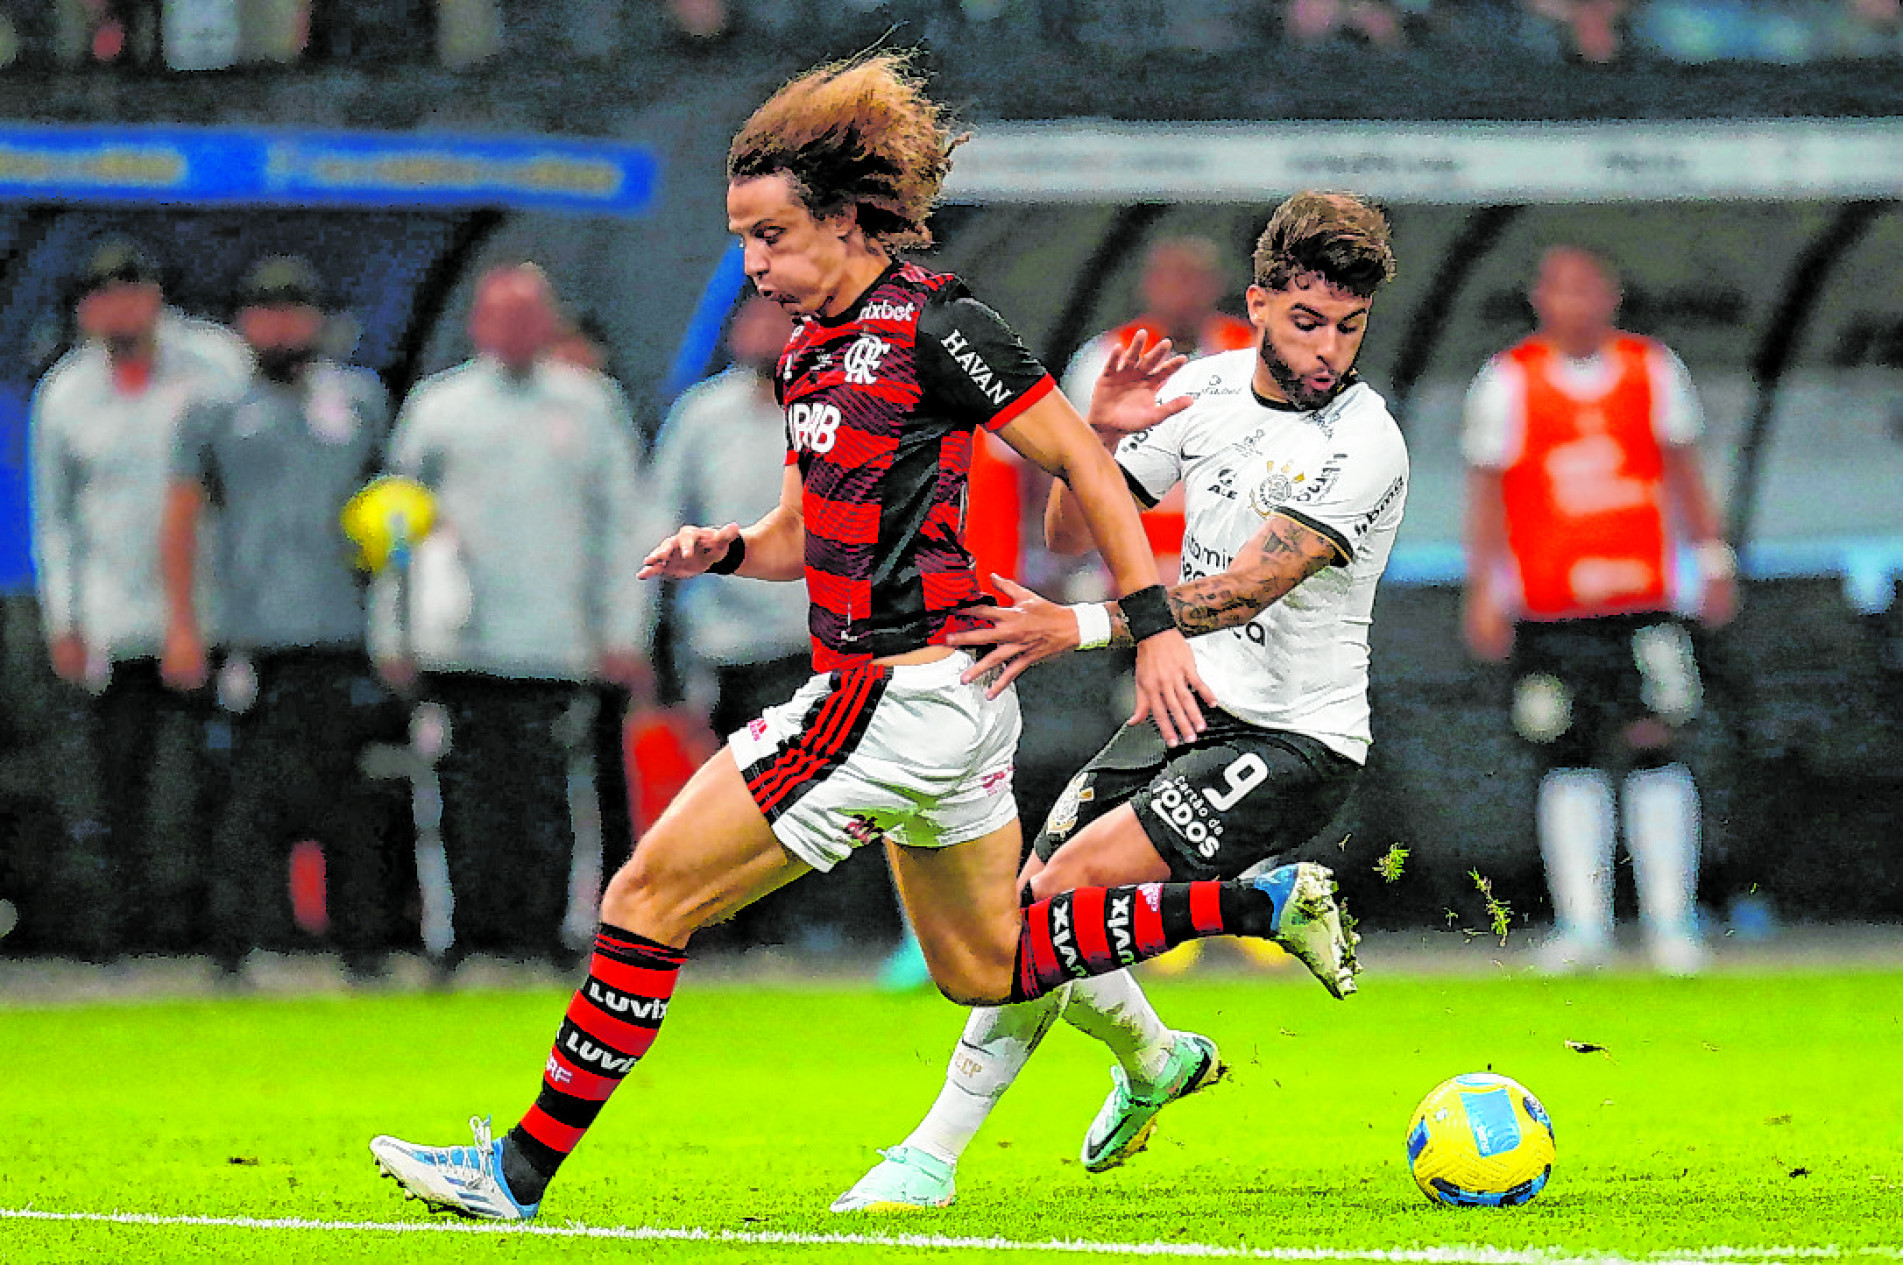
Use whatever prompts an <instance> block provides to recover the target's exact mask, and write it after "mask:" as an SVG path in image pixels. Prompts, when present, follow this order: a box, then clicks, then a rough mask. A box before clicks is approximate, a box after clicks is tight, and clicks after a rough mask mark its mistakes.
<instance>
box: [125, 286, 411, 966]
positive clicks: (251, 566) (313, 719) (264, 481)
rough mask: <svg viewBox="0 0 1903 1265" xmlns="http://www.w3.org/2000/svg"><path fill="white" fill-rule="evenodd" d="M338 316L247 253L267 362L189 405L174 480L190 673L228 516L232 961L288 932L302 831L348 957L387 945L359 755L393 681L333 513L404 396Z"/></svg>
mask: <svg viewBox="0 0 1903 1265" xmlns="http://www.w3.org/2000/svg"><path fill="white" fill-rule="evenodd" d="M324 320H325V318H324V302H323V297H322V290H321V286H320V283H319V281H318V279H317V275H316V273H315V271H314V270H313V269H312V268H311V266H310V264H309V263H308V262H307V261H305V260H303V259H301V258H296V257H288V256H272V257H266V258H264V259H260V260H259V261H257V263H256V264H254V265H253V266H252V268H251V269H250V271H249V272H248V273H247V274H246V276H245V278H244V280H243V282H242V285H241V288H240V292H239V297H238V311H237V326H238V330H239V332H240V333H241V334H242V335H243V337H244V339H245V341H246V342H247V344H249V346H250V348H251V350H252V352H253V353H254V355H255V358H256V363H257V371H256V374H255V375H254V376H253V378H252V380H251V381H250V382H249V383H248V384H247V385H246V387H245V389H244V391H243V392H242V394H240V395H237V396H235V397H232V398H229V399H223V400H219V401H215V402H209V403H204V404H201V405H199V406H198V407H196V408H194V409H193V410H192V411H191V412H190V413H189V414H187V416H186V418H185V420H184V422H183V424H182V425H181V426H180V428H179V433H178V438H177V443H176V445H175V448H174V453H173V458H172V474H171V485H170V488H169V490H168V492H167V495H166V506H165V518H164V531H163V539H162V543H161V555H162V560H163V564H164V580H165V595H166V605H167V610H168V620H167V628H166V636H165V652H164V657H163V660H162V662H161V669H162V672H163V674H164V677H165V681H166V684H168V685H170V686H172V687H173V688H174V689H177V690H186V691H194V690H198V689H200V688H202V687H203V686H204V685H205V684H206V681H207V677H208V675H209V672H210V663H209V660H208V656H207V652H206V640H205V634H204V619H203V618H202V615H201V611H200V609H199V603H198V601H197V600H196V597H195V594H196V591H197V584H196V580H197V575H196V566H195V564H196V559H197V556H198V534H199V526H200V523H201V521H202V519H203V518H204V516H205V514H206V513H207V512H208V511H209V512H210V513H213V514H215V515H216V517H217V522H218V527H219V530H218V533H217V552H216V556H215V560H214V563H213V566H212V567H211V576H210V578H211V580H212V581H213V583H214V585H215V588H216V593H217V605H218V609H219V611H220V612H221V619H220V625H219V628H220V639H221V641H222V643H223V645H224V647H225V661H224V664H223V667H222V669H221V671H220V672H219V680H218V685H219V688H218V696H219V700H220V702H221V703H222V704H223V705H224V707H225V708H226V709H227V711H229V712H230V713H231V714H232V725H231V727H232V754H231V765H230V788H229V793H228V795H227V796H226V797H225V798H224V802H223V814H222V820H221V821H220V822H219V823H218V825H217V826H216V828H215V833H214V840H215V843H214V848H213V852H212V860H211V866H210V892H211V902H210V903H211V914H212V935H213V953H214V957H215V958H216V960H217V962H218V964H219V966H220V968H221V969H222V970H224V971H225V972H226V973H227V974H235V973H237V971H238V970H239V968H240V966H241V963H242V962H243V960H244V957H245V955H246V954H247V953H248V952H249V951H251V950H253V949H257V948H260V947H265V946H276V945H281V944H283V943H284V942H285V940H286V938H287V934H288V927H289V919H288V917H287V915H288V913H289V909H288V906H287V898H288V894H289V885H288V884H287V882H286V870H287V866H286V861H287V857H288V855H289V851H290V845H291V844H292V843H293V842H294V841H296V840H300V839H304V838H314V839H315V840H316V841H317V842H318V843H319V844H320V845H321V847H322V849H323V855H324V859H325V878H326V880H327V888H328V892H327V895H328V900H327V903H326V907H327V912H328V915H329V919H330V924H331V927H332V928H333V930H334V939H335V942H336V943H337V945H338V946H339V947H340V948H341V949H342V951H343V954H344V961H345V965H346V967H347V968H348V969H349V971H350V972H351V974H352V975H353V976H355V977H360V978H361V977H366V976H369V975H373V974H374V973H375V972H376V970H377V969H378V966H379V960H380V956H381V954H380V950H381V948H382V945H383V944H384V936H385V928H384V926H383V925H382V914H381V909H380V898H381V892H382V890H383V887H384V880H383V867H384V864H385V861H386V859H387V858H386V855H385V853H386V848H385V841H383V840H380V839H379V838H378V833H377V813H376V810H375V808H374V806H373V800H372V795H371V792H370V790H369V788H368V786H367V785H366V784H365V779H364V777H363V775H362V773H361V772H360V769H359V757H360V756H361V754H362V751H363V748H364V746H365V745H366V744H367V742H368V741H369V740H370V739H371V738H372V737H373V736H374V735H375V733H376V731H377V730H378V728H379V723H378V722H380V721H382V720H384V719H385V707H386V699H387V696H386V695H385V694H384V693H383V691H382V689H381V688H380V687H379V686H378V685H377V683H376V678H375V675H374V674H373V673H372V672H371V671H370V661H369V657H368V655H367V653H366V651H365V648H364V602H363V586H362V583H361V581H360V580H359V579H358V577H357V574H356V572H355V571H354V570H353V568H352V567H351V564H350V560H349V557H348V554H347V551H346V549H345V544H344V539H343V535H342V529H341V526H340V524H339V521H338V514H339V512H340V511H341V510H342V508H343V506H344V504H345V502H346V501H348V500H349V499H350V497H351V495H352V493H354V492H355V491H356V490H357V488H358V487H359V486H361V485H362V483H363V482H364V480H365V479H367V478H368V477H369V476H370V475H371V474H372V473H374V472H375V471H376V469H377V468H378V466H379V465H380V464H381V460H382V454H383V443H384V439H385V437H386V434H387V432H388V429H389V421H390V410H389V403H388V401H387V399H386V398H385V396H384V392H383V387H382V385H381V384H380V383H379V382H378V381H377V379H376V377H375V375H373V374H371V373H369V372H368V371H366V370H360V369H352V368H348V367H346V366H344V365H340V364H337V363H336V362H334V361H331V360H328V359H324V358H322V357H321V356H320V355H319V352H318V348H319V345H320V343H321V341H322V339H323V335H324Z"/></svg>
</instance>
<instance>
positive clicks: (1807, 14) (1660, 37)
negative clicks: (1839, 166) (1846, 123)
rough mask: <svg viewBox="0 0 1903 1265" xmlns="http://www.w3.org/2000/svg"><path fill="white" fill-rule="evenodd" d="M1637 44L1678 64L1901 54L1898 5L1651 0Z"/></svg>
mask: <svg viewBox="0 0 1903 1265" xmlns="http://www.w3.org/2000/svg"><path fill="white" fill-rule="evenodd" d="M1633 34H1634V37H1635V39H1636V40H1638V41H1640V42H1643V43H1644V44H1645V45H1646V46H1647V47H1649V48H1651V49H1653V50H1654V51H1656V52H1658V53H1659V54H1661V55H1663V56H1665V57H1669V58H1671V59H1673V60H1674V61H1682V62H1694V63H1696V62H1714V61H1761V62H1771V63H1778V64H1785V65H1795V64H1799V63H1803V62H1809V61H1816V60H1821V59H1826V58H1859V57H1879V56H1886V55H1888V56H1895V55H1897V54H1899V53H1903V4H1900V3H1899V0H1839V2H1838V3H1835V4H1826V3H1823V0H1762V2H1753V3H1747V2H1746V0H1652V3H1650V4H1648V5H1646V6H1645V7H1644V8H1642V9H1640V10H1639V11H1638V12H1636V13H1635V14H1634V15H1633Z"/></svg>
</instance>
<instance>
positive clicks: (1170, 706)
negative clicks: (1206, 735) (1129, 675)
mask: <svg viewBox="0 0 1903 1265" xmlns="http://www.w3.org/2000/svg"><path fill="white" fill-rule="evenodd" d="M1136 686H1137V705H1136V710H1135V711H1134V712H1132V713H1131V714H1130V719H1129V721H1128V722H1126V723H1128V724H1132V725H1135V724H1140V723H1142V722H1143V721H1144V720H1146V719H1147V720H1152V721H1154V722H1156V728H1157V732H1158V733H1160V734H1162V735H1163V741H1164V743H1165V744H1166V745H1168V746H1172V747H1174V746H1177V745H1178V744H1180V743H1185V742H1194V741H1195V740H1196V735H1198V734H1200V733H1202V731H1203V730H1204V728H1205V727H1206V726H1207V723H1208V722H1206V721H1205V720H1204V719H1203V710H1202V708H1201V707H1200V706H1198V704H1197V696H1198V695H1200V696H1201V698H1202V701H1203V702H1205V703H1208V704H1209V705H1210V706H1211V707H1214V706H1215V705H1216V692H1215V691H1214V690H1212V689H1210V688H1209V686H1208V685H1206V684H1204V683H1203V679H1202V677H1201V676H1199V675H1198V674H1197V672H1196V652H1195V651H1193V650H1191V649H1190V648H1189V639H1188V638H1186V637H1184V636H1183V634H1182V633H1180V632H1176V631H1174V630H1171V631H1169V632H1160V633H1158V634H1156V635H1155V636H1154V637H1146V638H1144V639H1143V640H1142V641H1139V642H1138V643H1137V671H1136Z"/></svg>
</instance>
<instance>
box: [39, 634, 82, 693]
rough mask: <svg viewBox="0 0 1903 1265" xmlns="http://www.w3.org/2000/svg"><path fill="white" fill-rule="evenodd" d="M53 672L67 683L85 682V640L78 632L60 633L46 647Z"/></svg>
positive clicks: (79, 683) (77, 683)
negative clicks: (51, 661)
mask: <svg viewBox="0 0 1903 1265" xmlns="http://www.w3.org/2000/svg"><path fill="white" fill-rule="evenodd" d="M47 650H48V653H49V655H50V656H51V658H52V660H53V673H54V675H55V676H57V677H59V679H60V680H62V681H65V682H66V683H67V684H68V685H84V684H85V683H86V641H85V638H83V637H81V636H80V635H79V634H78V633H61V634H60V635H59V636H57V637H55V638H53V641H52V644H51V645H50V646H48V647H47Z"/></svg>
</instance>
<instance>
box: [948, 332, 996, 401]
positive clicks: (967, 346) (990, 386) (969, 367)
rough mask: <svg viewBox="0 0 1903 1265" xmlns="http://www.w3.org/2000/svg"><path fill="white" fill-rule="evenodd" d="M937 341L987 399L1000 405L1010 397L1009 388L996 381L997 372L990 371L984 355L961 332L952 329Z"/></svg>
mask: <svg viewBox="0 0 1903 1265" xmlns="http://www.w3.org/2000/svg"><path fill="white" fill-rule="evenodd" d="M938 341H939V345H940V346H942V347H944V349H945V350H946V352H947V353H949V354H950V356H951V358H952V359H953V360H954V361H956V362H957V364H958V367H959V368H960V369H963V370H964V371H965V374H966V376H968V377H969V378H970V379H971V380H972V382H973V383H975V384H976V385H977V387H978V389H979V390H980V391H982V392H983V393H984V397H985V398H986V399H987V400H990V401H991V402H992V403H993V404H1000V405H1001V404H1003V403H1005V402H1006V401H1007V400H1009V399H1010V398H1011V388H1010V387H1008V386H1006V385H1005V384H1004V383H1002V382H1000V381H998V376H997V374H995V373H993V372H992V369H991V366H990V365H988V364H986V363H985V360H984V357H983V356H980V355H979V354H978V352H977V351H976V350H975V349H974V348H973V347H972V345H971V343H970V342H969V341H968V340H967V339H966V338H965V336H964V335H963V334H961V333H960V332H959V331H957V330H953V331H952V332H951V333H949V334H947V335H945V337H943V338H941V339H939V340H938Z"/></svg>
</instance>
